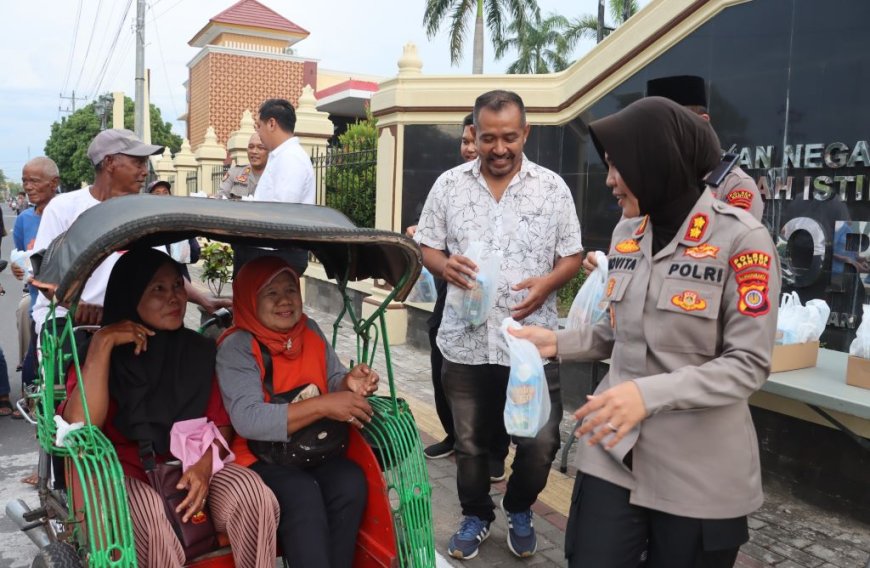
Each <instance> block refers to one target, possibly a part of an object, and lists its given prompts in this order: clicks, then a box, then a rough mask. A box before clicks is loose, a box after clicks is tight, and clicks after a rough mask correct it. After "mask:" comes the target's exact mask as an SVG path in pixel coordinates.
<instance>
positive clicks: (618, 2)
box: [566, 0, 640, 41]
mask: <svg viewBox="0 0 870 568" xmlns="http://www.w3.org/2000/svg"><path fill="white" fill-rule="evenodd" d="M626 2H627V3H628V5H627V6H626ZM607 4H608V8H609V11H610V19H611V20H612V21H614V22H616V26H613V27H608V26H606V25H603V22H600V23H599V18H598V17H597V16H594V15H592V14H586V15H584V16H578V17H576V18H574V19H573V20H571V24H570V26H569V28H568V31H567V32H566V35H567V37H569V38H573V39H574V40H575V41H576V40H577V39H579V38H584V37H585V38H589V39H598V41H601V39H604V38H605V37H607V35H608V34H609V33H610V32H612V31H613V30H614V28H616V27H618V26H619V25H620V24H623V23H625V21H626V20H627V19H628V18H630V17H632V16H633V15H634V14H636V13H637V11H638V10H639V9H640V8H639V7H638V2H637V0H608V2H607ZM626 10H628V13H626ZM599 24H601V30H600V38H599V29H598V28H599Z"/></svg>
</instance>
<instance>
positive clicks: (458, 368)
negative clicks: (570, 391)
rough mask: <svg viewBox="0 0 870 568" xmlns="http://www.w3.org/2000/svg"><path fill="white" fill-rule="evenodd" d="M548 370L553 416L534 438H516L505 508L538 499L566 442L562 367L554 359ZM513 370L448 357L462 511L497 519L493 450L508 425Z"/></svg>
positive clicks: (510, 509) (518, 508)
mask: <svg viewBox="0 0 870 568" xmlns="http://www.w3.org/2000/svg"><path fill="white" fill-rule="evenodd" d="M544 370H545V374H546V377H547V383H548V385H549V388H550V404H551V408H550V418H549V420H548V421H547V423H546V424H545V425H544V427H543V428H541V431H540V432H538V435H537V436H535V437H534V438H520V437H514V438H513V441H514V443H515V444H516V446H517V450H516V454H515V455H514V461H513V465H512V469H513V473H512V474H511V476H510V479H508V483H507V491H506V492H505V496H504V507H505V509H506V510H507V511H508V512H511V513H519V512H522V511H526V510H528V509H530V508H531V506H532V504H533V503H534V502H535V501H536V500H537V499H538V494H539V493H540V492H541V491H542V490H543V489H544V487H546V485H547V476H548V475H549V473H550V465H551V464H552V463H553V459H554V458H555V457H556V452H557V451H558V450H559V444H560V442H561V441H560V439H559V423H560V422H561V420H562V396H561V392H560V388H559V366H558V365H556V364H554V363H551V364H549V365H546V366H545V367H544ZM509 372H510V368H509V367H504V366H502V365H463V364H460V363H454V362H452V361H448V360H446V359H445V360H444V373H443V375H442V381H443V384H444V392H445V393H446V394H447V399H448V400H449V401H450V408H451V410H452V411H453V427H454V431H455V433H456V442H455V445H454V449H455V450H456V470H457V471H456V487H457V492H458V494H459V502H460V504H461V505H462V514H463V515H465V516H469V515H474V516H476V517H480V518H481V519H483V520H486V521H493V520H494V519H495V504H494V503H493V501H492V498H491V497H490V496H489V489H490V481H489V458H490V455H489V454H490V447H491V440H492V437H493V431H494V430H495V429H496V427H497V426H498V425H499V424H502V425H503V424H504V404H505V391H506V390H507V383H508V375H509ZM502 427H503V426H502Z"/></svg>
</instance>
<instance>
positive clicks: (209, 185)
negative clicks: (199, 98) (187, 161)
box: [194, 126, 227, 196]
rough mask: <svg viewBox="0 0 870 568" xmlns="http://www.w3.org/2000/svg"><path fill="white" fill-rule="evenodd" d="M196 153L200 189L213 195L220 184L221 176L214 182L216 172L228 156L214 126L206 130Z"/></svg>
mask: <svg viewBox="0 0 870 568" xmlns="http://www.w3.org/2000/svg"><path fill="white" fill-rule="evenodd" d="M194 155H195V156H196V161H197V164H198V165H199V175H198V178H199V179H198V182H199V183H198V186H199V187H198V189H199V191H200V192H201V193H205V194H206V195H208V196H213V195H214V194H215V193H217V190H218V189H219V185H220V177H218V183H217V184H215V183H213V181H212V180H213V178H214V173H215V171H216V170H217V169H220V168H221V167H223V165H224V160H226V158H227V151H226V149H225V148H224V147H223V146H221V145H220V144H219V143H218V141H217V134H215V132H214V127H213V126H209V127H208V130H206V131H205V140H204V141H203V143H202V144H200V145H199V148H197V149H196V153H195V154H194Z"/></svg>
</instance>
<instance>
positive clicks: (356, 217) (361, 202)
mask: <svg viewBox="0 0 870 568" xmlns="http://www.w3.org/2000/svg"><path fill="white" fill-rule="evenodd" d="M338 142H339V147H338V148H334V149H331V153H330V155H329V159H328V163H327V166H326V204H327V205H328V206H329V207H333V208H335V209H338V210H339V211H341V212H342V213H344V214H345V215H347V216H348V218H350V220H351V221H353V222H354V224H355V225H356V226H358V227H374V226H375V186H376V183H375V172H376V169H377V146H378V128H377V121H376V120H375V119H374V118H372V116H371V115H369V116H367V117H366V119H365V120H361V121H359V122H356V123H355V124H351V125H350V126H348V127H347V131H346V132H345V133H344V134H342V135H341V136H339V137H338Z"/></svg>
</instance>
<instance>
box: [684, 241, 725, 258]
mask: <svg viewBox="0 0 870 568" xmlns="http://www.w3.org/2000/svg"><path fill="white" fill-rule="evenodd" d="M718 254H719V247H716V246H713V245H708V244H703V245H698V246H696V247H690V248H687V249H686V250H685V252H683V256H691V257H692V258H716V256H717V255H718Z"/></svg>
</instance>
